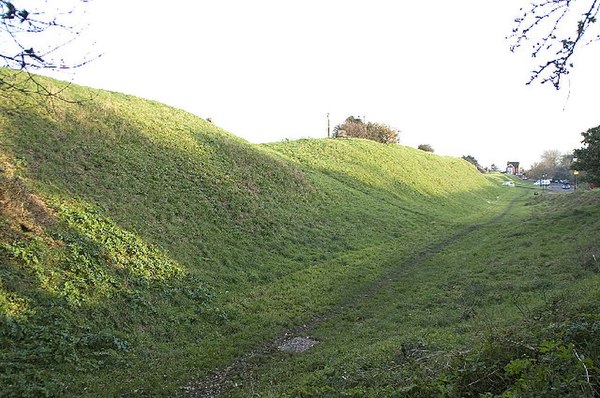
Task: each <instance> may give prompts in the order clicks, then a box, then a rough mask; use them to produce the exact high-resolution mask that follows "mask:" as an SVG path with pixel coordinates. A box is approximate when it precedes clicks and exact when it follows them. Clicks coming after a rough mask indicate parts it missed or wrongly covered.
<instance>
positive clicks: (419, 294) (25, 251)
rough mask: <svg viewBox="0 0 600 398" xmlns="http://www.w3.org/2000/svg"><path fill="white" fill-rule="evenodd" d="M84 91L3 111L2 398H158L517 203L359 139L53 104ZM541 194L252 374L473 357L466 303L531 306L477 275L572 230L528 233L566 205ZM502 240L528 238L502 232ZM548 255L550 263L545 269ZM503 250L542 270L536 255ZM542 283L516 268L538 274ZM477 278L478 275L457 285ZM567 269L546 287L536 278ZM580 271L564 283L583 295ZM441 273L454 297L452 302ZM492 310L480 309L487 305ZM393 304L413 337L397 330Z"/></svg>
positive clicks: (454, 169) (102, 102)
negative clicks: (294, 352)
mask: <svg viewBox="0 0 600 398" xmlns="http://www.w3.org/2000/svg"><path fill="white" fill-rule="evenodd" d="M2 73H6V72H5V71H4V72H2ZM42 81H44V82H45V83H46V84H49V85H54V84H59V83H57V82H54V81H51V80H46V79H42ZM90 93H91V94H92V97H93V100H91V101H83V102H80V103H68V102H63V101H52V100H49V101H45V102H44V101H42V103H40V102H39V101H35V100H33V99H32V98H26V97H21V96H19V95H18V94H15V93H13V94H11V95H9V96H7V97H0V166H2V168H1V169H0V170H2V171H0V314H1V316H0V347H1V350H0V351H1V357H0V370H1V371H0V390H1V391H3V392H4V394H5V395H7V396H44V395H47V396H78V397H79V396H90V397H97V396H106V397H112V396H121V395H122V396H173V395H175V394H177V393H178V392H180V391H181V388H182V387H184V386H185V385H187V384H188V383H189V382H190V381H193V380H196V379H201V378H202V377H203V376H205V375H207V374H208V373H209V372H210V371H212V370H213V369H215V368H218V367H224V366H227V364H229V363H230V362H231V361H232V360H234V359H235V358H237V357H239V356H240V355H243V354H244V353H245V352H247V351H248V350H250V349H252V348H254V347H257V346H259V345H260V344H262V343H264V342H265V341H269V340H270V339H272V338H274V337H275V336H277V335H279V334H280V333H282V332H283V331H284V330H286V329H288V328H290V327H293V326H297V325H301V324H302V323H304V322H307V321H309V320H310V319H312V318H313V317H314V316H315V315H317V314H326V313H328V312H329V311H332V310H334V311H335V310H336V308H339V305H340V303H349V302H353V300H354V299H353V298H354V297H356V296H357V295H360V294H363V293H364V291H365V289H367V288H368V286H373V284H377V283H379V282H378V281H380V280H382V278H385V276H386V275H389V274H390V273H391V272H393V271H394V270H397V269H398V268H400V270H401V271H402V270H403V268H402V267H403V264H405V263H406V262H407V261H408V260H409V259H410V258H411V257H412V256H413V254H414V253H415V252H420V251H425V250H427V248H430V247H432V245H434V244H435V242H440V241H444V240H445V239H447V238H448V237H449V236H452V235H453V234H454V233H456V231H460V230H462V229H463V228H465V227H468V226H470V225H473V224H479V223H484V222H486V221H488V220H490V219H492V218H493V217H494V216H495V215H496V214H498V213H499V212H500V211H501V210H502V209H503V208H505V206H506V205H507V203H508V202H509V201H510V200H511V199H512V198H515V197H519V196H521V195H524V193H523V192H525V191H523V190H519V189H513V188H511V189H507V188H506V187H502V186H501V182H502V179H503V177H502V176H499V175H490V176H483V175H481V174H479V173H478V172H477V171H476V170H475V168H474V167H473V166H472V165H470V164H469V163H467V162H465V161H463V160H460V159H455V158H446V157H440V156H437V155H433V154H429V153H425V152H423V151H419V150H416V149H413V148H408V147H403V146H397V145H389V146H386V145H381V144H377V143H374V142H370V141H365V140H299V141H293V142H287V143H277V144H268V145H252V144H250V143H248V142H246V141H244V140H241V139H239V138H237V137H235V136H233V135H231V134H229V133H227V132H225V131H223V130H222V129H220V128H218V127H217V126H215V125H213V124H211V123H208V122H206V121H205V120H202V119H200V118H197V117H195V116H193V115H191V114H188V113H186V112H183V111H180V110H177V109H173V108H170V107H168V106H165V105H162V104H159V103H157V102H153V101H147V100H143V99H139V98H135V97H131V96H125V95H122V94H117V93H109V92H104V91H94V90H91V91H90V90H89V89H86V88H82V87H77V86H72V87H70V88H69V89H68V90H66V91H65V92H64V93H63V95H64V96H66V97H68V99H71V100H80V99H85V98H89V97H90ZM525 194H527V195H530V194H529V193H525ZM590 197H592V198H593V197H594V196H590ZM561 198H562V197H561ZM578 198H580V199H578V200H582V201H584V198H587V197H585V196H578ZM561 200H564V201H565V202H564V203H562V202H560V201H561ZM585 200H588V199H585ZM555 202H556V203H555ZM555 202H552V201H550V202H545V201H544V202H543V203H539V204H532V205H529V206H525V205H518V206H516V207H515V208H514V209H513V211H512V212H511V214H510V215H509V216H507V217H506V218H505V221H503V223H504V222H505V223H506V224H503V223H499V224H497V225H496V224H491V225H486V226H485V227H482V229H481V230H479V231H477V232H475V234H477V235H476V236H475V238H474V242H476V243H477V245H473V242H470V243H468V244H467V241H466V240H464V239H466V238H464V239H463V240H464V242H463V240H461V241H459V242H457V243H456V248H455V249H452V251H451V252H449V253H445V252H444V253H440V254H438V255H436V256H435V257H432V258H430V259H429V262H428V263H427V264H426V266H425V264H423V265H422V266H420V267H418V268H414V269H412V268H407V269H406V271H403V272H404V273H402V275H401V277H400V279H399V280H400V281H401V282H402V283H398V284H394V285H386V287H385V289H382V290H381V291H379V292H377V293H376V294H373V295H372V296H371V297H370V298H369V299H368V300H365V301H364V302H361V303H359V305H357V306H356V308H352V309H351V310H350V311H349V312H348V313H340V314H338V315H336V316H335V317H333V318H331V319H329V320H328V321H327V322H326V323H324V324H323V325H321V326H319V328H318V330H317V331H316V332H317V333H318V337H319V339H321V340H323V341H332V342H333V343H332V345H326V344H322V345H319V349H318V350H315V351H314V352H311V353H309V354H308V355H306V356H303V357H298V358H287V357H285V356H284V357H281V356H280V357H276V358H275V359H274V361H275V362H272V363H271V362H269V361H266V363H265V364H264V371H263V368H262V367H261V368H260V369H261V372H260V375H257V376H256V377H250V380H252V383H258V384H257V385H256V388H258V389H259V390H260V391H267V390H268V389H273V391H274V392H275V393H276V395H277V394H284V393H289V394H292V395H293V394H294V393H293V391H296V392H298V394H299V395H302V394H304V393H302V394H300V392H302V391H304V390H306V391H308V392H307V393H306V394H308V395H310V392H311V391H312V392H318V390H319V389H321V388H324V389H332V390H331V391H333V393H332V394H335V392H336V391H342V392H343V391H351V390H350V388H355V387H356V388H363V387H364V388H372V389H374V390H373V391H377V389H378V388H379V387H381V388H382V390H381V391H387V390H386V389H389V388H392V387H393V386H395V384H393V383H391V382H387V381H385V382H383V381H382V382H381V383H380V384H381V386H379V385H374V386H369V385H367V384H365V383H367V382H366V380H367V379H369V377H371V376H372V377H375V373H369V372H365V371H364V369H363V367H365V366H369V369H371V368H372V369H383V368H382V366H383V365H382V364H383V363H384V362H385V361H387V359H389V358H390V356H393V355H394V354H393V352H395V350H396V351H397V350H398V349H399V348H398V347H400V346H402V344H403V343H406V344H409V345H410V344H412V345H413V346H414V347H420V344H421V343H422V342H425V343H427V344H428V345H431V346H434V347H437V348H436V349H439V350H442V349H444V350H448V352H453V350H456V349H459V347H468V346H469V345H470V344H473V342H474V341H476V340H477V339H476V336H473V333H471V332H469V331H460V330H459V331H457V328H458V329H460V328H463V329H464V328H467V329H469V328H471V327H472V328H475V327H476V324H477V319H476V318H473V319H471V318H469V321H468V323H467V324H466V325H462V323H461V319H462V318H461V317H462V316H464V313H465V311H467V309H465V308H464V307H465V305H466V304H461V303H463V302H469V300H471V301H473V303H472V305H475V304H477V302H476V299H478V297H479V295H478V292H482V291H483V292H485V293H486V294H488V292H489V293H490V294H492V292H493V291H495V290H498V292H497V293H495V294H497V295H499V296H501V298H502V299H503V300H505V299H506V297H504V296H503V294H504V293H506V295H510V294H509V293H510V290H506V289H508V287H507V286H508V285H509V284H510V281H511V280H512V279H511V278H517V280H518V282H519V283H523V286H518V289H516V290H518V291H524V292H529V291H531V292H533V293H527V294H528V295H526V301H525V302H526V303H527V305H533V304H536V303H538V302H539V298H536V296H535V294H534V293H535V292H537V290H535V289H536V287H535V286H538V285H536V284H535V283H533V282H531V283H532V286H533V287H531V286H530V287H529V288H527V286H525V284H526V281H527V280H528V279H527V278H523V275H521V274H519V273H518V272H517V270H516V269H513V268H507V269H506V270H502V273H500V274H493V273H492V271H494V272H500V270H501V268H500V267H498V266H494V267H492V270H491V271H490V273H489V275H488V274H486V273H485V272H486V267H485V265H483V262H485V261H488V260H491V259H495V258H496V257H495V256H501V255H505V254H506V255H508V253H510V251H509V250H506V247H505V246H502V244H505V245H508V243H509V242H514V243H516V242H517V240H519V241H523V242H525V244H524V246H523V247H525V248H527V247H534V245H535V242H538V241H539V242H545V241H547V239H548V236H549V234H568V233H571V231H572V230H573V226H574V224H573V223H569V224H561V223H559V222H557V223H556V225H554V226H553V229H548V230H547V232H544V231H546V229H547V226H546V224H539V225H538V224H535V222H534V221H532V220H543V218H541V217H540V214H541V213H542V212H544V211H550V210H548V209H555V208H556V207H557V206H558V207H560V206H568V203H570V202H569V201H568V200H567V199H560V198H557V199H556V201H555ZM592 202H593V201H592ZM544 206H547V207H548V209H544ZM576 206H577V207H578V208H581V210H580V211H581V212H582V213H581V214H579V216H578V217H579V218H577V220H579V223H583V221H582V220H583V219H587V218H585V216H586V215H592V216H593V215H594V214H596V213H595V211H596V210H595V207H594V206H593V203H587V202H585V203H583V202H582V203H578V204H577V205H576ZM552 211H554V210H552ZM508 220H510V222H511V223H514V225H515V226H516V227H515V228H508V227H507V224H508V223H509V221H508ZM540 222H541V221H540ZM526 227H527V228H531V229H530V230H525V229H524V228H526ZM542 227H543V228H546V229H543V228H542ZM540 228H541V229H540ZM581 228H582V229H581V231H588V232H587V233H584V234H583V235H584V236H585V237H584V238H582V240H581V242H579V243H578V244H579V245H580V246H581V247H588V246H590V245H591V243H590V242H591V241H590V239H591V238H590V236H591V235H590V233H589V231H594V230H593V228H594V226H593V225H587V224H585V223H584V224H582V226H581ZM515 230H516V231H519V230H523V234H524V235H523V236H521V235H519V236H515V237H514V238H511V239H509V240H506V237H505V236H504V235H502V234H504V233H508V232H507V231H510V233H514V231H515ZM540 231H541V232H540ZM529 235H531V237H529ZM557 236H558V235H557ZM561 236H562V235H561ZM586 239H587V240H586ZM528 240H531V241H532V242H534V243H531V244H528V243H526V242H527V241H528ZM485 242H488V245H489V246H480V244H481V245H483V244H484V243H485ZM502 242H504V243H502ZM561 242H563V241H562V240H561ZM569 242H571V241H570V240H565V241H564V242H563V246H565V245H567V244H569ZM461 245H466V246H467V247H463V246H461ZM527 245H529V246H527ZM586 245H588V246H586ZM563 246H560V245H557V246H556V248H555V249H553V250H556V251H557V257H560V258H562V255H563V254H565V255H566V253H567V251H566V250H565V249H561V247H563ZM469 247H471V248H472V251H473V252H469V250H468V249H469ZM477 247H479V248H480V249H476V248H477ZM517 247H520V246H518V245H517ZM590 247H592V246H590ZM531 250H533V249H531ZM585 250H588V251H589V250H594V249H590V248H589V247H588V249H585ZM467 252H468V253H467ZM505 252H506V253H505ZM511 255H514V256H516V257H517V258H521V257H519V256H522V257H523V259H529V258H530V257H531V258H533V259H537V257H535V254H534V252H533V251H532V252H521V251H520V250H518V251H514V254H511ZM590 258H592V260H590V259H587V260H586V261H587V262H588V263H590V262H591V263H590V264H591V265H590V266H593V257H590ZM510 260H511V261H512V260H513V259H512V258H511V259H510ZM494 261H496V260H494ZM497 261H498V262H499V263H500V262H501V261H504V260H501V259H498V260H497ZM506 261H508V259H507V260H506ZM582 261H583V260H582ZM479 262H482V263H481V264H480V263H479ZM486 264H487V263H486ZM536 267H537V266H536ZM539 267H542V266H539ZM542 269H543V267H542V268H540V269H537V268H536V271H535V272H534V271H531V272H532V274H531V275H534V274H535V275H536V278H542V276H539V275H538V274H541V273H542V271H541V270H542ZM557 269H559V267H558V268H557ZM473 272H475V273H476V275H478V278H476V279H474V280H472V281H464V280H465V279H469V278H471V277H472V273H473ZM569 272H571V271H569V270H567V271H564V272H563V271H560V270H557V271H556V273H554V272H552V273H549V274H548V280H549V281H550V282H547V281H545V280H544V281H542V282H543V283H542V282H539V286H545V285H544V284H545V283H555V280H562V279H564V278H566V277H567V276H568V275H571V274H569ZM586 272H588V271H586ZM590 272H591V271H590ZM527 275H529V274H527ZM582 275H583V276H581V275H579V276H578V278H579V279H576V278H575V277H573V278H574V279H573V280H585V281H588V282H589V280H588V279H589V278H588V279H586V278H587V275H588V274H587V273H583V274H582ZM519 278H521V279H519ZM453 280H459V281H460V282H459V283H458V284H457V286H458V287H456V288H452V289H449V288H448V286H450V285H451V284H452V283H453V282H452V281H453ZM540 280H541V279H540ZM566 280H569V279H566ZM495 282H498V283H497V285H494V283H495ZM588 282H586V283H588ZM536 283H537V282H536ZM582 283H583V282H582ZM558 288H560V289H563V286H562V285H560V286H559V287H557V289H558ZM564 288H565V289H566V287H564ZM527 289H529V290H527ZM505 290H506V292H505ZM494 297H495V296H494ZM461 300H462V301H461ZM481 300H484V299H483V298H481ZM486 300H487V301H485V300H484V301H485V302H486V303H487V302H488V301H490V302H491V301H492V300H491V299H486ZM584 301H585V300H584ZM489 305H490V307H489V308H488V307H485V308H483V309H481V310H478V311H481V312H484V311H488V310H489V311H492V310H493V309H495V308H496V307H494V306H493V305H492V304H489ZM494 305H495V306H497V307H498V311H500V312H499V314H501V315H499V319H500V320H502V321H499V323H500V324H510V322H512V321H514V320H516V319H519V318H518V314H516V312H515V310H514V306H512V307H511V305H510V303H508V302H506V303H504V304H498V303H496V304H494ZM406 311H409V313H411V314H414V317H416V318H415V322H416V324H417V325H418V328H414V327H413V326H414V325H412V324H407V323H403V321H402V319H404V315H399V314H404V313H405V312H406ZM411 316H413V315H411ZM459 324H460V325H462V326H460V325H459ZM469 325H471V326H469ZM461 330H462V329H461ZM350 331H352V332H353V334H350V333H349V332H350ZM353 335H359V336H362V337H360V338H354V337H352V336H353ZM398 344H400V346H398ZM327 358H333V362H331V361H332V360H331V359H327ZM284 360H285V361H284ZM277 361H279V362H281V361H284V362H285V363H281V364H279V362H277ZM329 362H331V364H330V365H327V364H329ZM320 364H326V365H327V366H325V367H326V368H327V369H325V370H322V369H321V368H322V367H323V366H321V365H320ZM338 367H339V369H343V371H344V372H346V373H347V374H352V375H353V376H352V380H355V382H353V383H354V384H353V385H352V386H349V385H348V384H344V383H341V384H340V383H337V384H336V383H330V382H329V381H328V380H329V378H335V379H336V380H338V376H340V375H344V373H339V374H338V373H336V372H337V370H336V369H338ZM334 368H335V369H334ZM319 369H321V370H319ZM282 372H283V373H287V374H288V375H289V376H283V375H281V373H282ZM361 375H362V376H361ZM369 375H370V376H369ZM402 375H404V376H405V374H404V373H402ZM402 375H401V376H402ZM404 376H402V377H404ZM398 377H400V376H398ZM271 380H277V383H275V384H272V383H271ZM386 380H387V379H386ZM398 380H401V379H400V378H399V379H398ZM265 383H266V384H265ZM386 383H387V384H386ZM244 386H248V385H246V384H244ZM267 386H269V387H268V388H267ZM244 388H245V387H244ZM248 388H250V387H249V386H248ZM394 388H395V387H394ZM356 391H359V390H356ZM248 392H249V390H242V392H240V394H241V395H240V396H244V395H243V394H246V393H248ZM306 394H305V395H306ZM357 394H358V393H357ZM333 396H335V395H333Z"/></svg>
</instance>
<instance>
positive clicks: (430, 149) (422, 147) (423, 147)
mask: <svg viewBox="0 0 600 398" xmlns="http://www.w3.org/2000/svg"><path fill="white" fill-rule="evenodd" d="M417 149H420V150H422V151H425V152H432V153H433V152H434V150H433V147H432V146H431V145H429V144H421V145H419V146H418V147H417Z"/></svg>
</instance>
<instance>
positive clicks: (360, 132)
mask: <svg viewBox="0 0 600 398" xmlns="http://www.w3.org/2000/svg"><path fill="white" fill-rule="evenodd" d="M398 135H399V132H398V131H397V130H395V129H393V128H391V127H390V126H387V125H385V124H381V123H372V122H369V123H366V124H365V123H364V122H363V121H362V120H361V119H359V118H355V117H354V116H349V117H348V118H347V119H346V121H345V122H344V123H342V124H338V125H337V126H335V127H334V128H333V137H334V138H341V137H352V138H364V139H367V140H372V141H377V142H380V143H382V144H395V143H398V142H399V136H398Z"/></svg>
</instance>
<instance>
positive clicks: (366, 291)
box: [183, 196, 522, 398]
mask: <svg viewBox="0 0 600 398" xmlns="http://www.w3.org/2000/svg"><path fill="white" fill-rule="evenodd" d="M520 198H522V196H518V197H515V198H513V199H512V200H511V201H510V203H509V204H508V205H507V206H506V207H505V208H504V209H503V210H502V211H501V212H500V213H498V214H497V215H496V216H494V217H493V218H491V219H490V220H488V221H486V222H483V223H476V224H472V225H469V226H467V227H464V228H462V229H460V230H459V231H457V232H455V233H454V234H452V235H450V236H449V237H447V238H446V239H444V240H442V241H440V242H437V243H433V244H432V245H431V246H428V247H425V248H424V249H423V250H421V251H420V252H418V253H416V254H414V255H413V256H412V257H410V258H409V259H408V260H406V261H403V262H402V263H401V264H400V265H399V266H397V267H395V268H393V269H392V270H390V271H388V272H387V273H385V274H383V275H382V276H380V277H379V278H378V279H377V280H375V281H373V282H371V283H370V284H368V285H367V286H365V287H364V288H363V289H362V290H360V291H359V292H358V293H357V294H355V295H353V296H351V297H349V298H348V299H347V300H345V301H343V302H341V303H339V304H338V305H336V306H334V307H332V308H330V309H329V310H328V311H327V312H325V313H323V314H319V315H315V316H314V317H313V318H311V319H310V320H309V321H308V322H306V323H304V324H302V325H299V326H296V327H294V328H291V329H288V330H287V331H286V332H285V333H283V334H281V335H279V336H277V337H276V338H274V339H272V340H270V341H268V342H266V343H263V344H261V345H259V346H258V347H256V348H254V349H252V350H250V351H248V352H246V353H245V354H244V355H242V356H240V357H239V358H237V359H236V360H234V361H233V362H232V363H231V364H230V365H229V366H227V367H226V368H222V369H219V370H216V371H214V372H213V373H211V374H210V375H209V376H207V377H206V378H204V379H203V380H201V381H196V382H192V383H190V384H189V385H188V386H186V387H184V393H183V397H185V398H215V397H218V396H219V395H220V394H221V393H223V392H225V391H227V390H229V389H230V388H231V387H234V383H235V382H234V380H235V379H236V378H238V376H239V375H241V374H244V373H246V372H247V371H249V369H250V368H251V367H252V365H253V361H255V360H256V359H258V358H262V357H264V356H267V355H270V354H273V353H275V352H277V351H279V347H280V346H281V345H283V344H284V343H285V342H287V341H289V340H291V339H292V338H294V337H298V336H306V335H308V334H310V332H311V331H312V330H314V329H315V328H316V327H317V326H319V325H320V324H321V323H323V322H326V321H328V320H330V319H332V318H334V317H335V316H338V315H340V314H343V313H344V312H345V311H346V310H348V309H351V308H353V307H355V306H357V305H358V304H359V303H360V302H362V301H364V300H365V299H366V298H368V297H370V296H372V295H374V294H375V293H376V292H378V291H380V290H382V289H385V288H386V287H387V286H389V285H390V284H392V283H395V282H397V280H398V279H399V278H400V277H402V276H403V275H405V274H407V273H408V272H410V271H411V270H412V269H413V268H415V267H417V266H419V265H421V264H422V263H424V262H425V261H427V260H428V259H429V258H431V257H433V256H435V255H437V254H439V253H440V252H441V251H443V250H445V249H447V248H448V247H450V246H452V245H453V244H455V243H457V242H459V241H461V240H462V239H464V238H465V237H467V236H469V235H470V234H472V233H474V232H477V231H479V230H480V229H482V228H483V227H486V226H489V225H493V224H495V223H498V222H499V221H500V220H502V219H503V218H504V217H505V216H506V215H507V214H508V213H509V212H510V211H511V210H512V208H513V207H514V205H515V203H516V201H517V200H518V199H520Z"/></svg>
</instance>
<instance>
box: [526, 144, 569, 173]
mask: <svg viewBox="0 0 600 398" xmlns="http://www.w3.org/2000/svg"><path fill="white" fill-rule="evenodd" d="M570 159H572V155H571V154H561V153H560V151H558V150H556V149H553V150H548V151H544V153H542V156H541V157H540V160H539V162H536V163H534V164H533V166H531V169H529V171H528V172H527V174H528V175H529V176H530V177H533V178H542V177H543V176H546V177H547V178H558V179H568V178H570V172H569V166H570Z"/></svg>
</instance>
